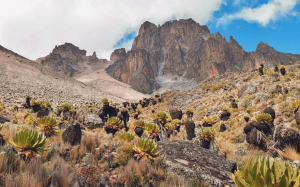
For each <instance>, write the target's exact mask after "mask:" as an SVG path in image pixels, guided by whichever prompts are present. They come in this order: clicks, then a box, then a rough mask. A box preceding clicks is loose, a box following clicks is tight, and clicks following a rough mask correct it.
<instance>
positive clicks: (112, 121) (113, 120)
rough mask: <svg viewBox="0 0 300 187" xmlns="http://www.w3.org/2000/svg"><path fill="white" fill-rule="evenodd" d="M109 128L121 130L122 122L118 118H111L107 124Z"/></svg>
mask: <svg viewBox="0 0 300 187" xmlns="http://www.w3.org/2000/svg"><path fill="white" fill-rule="evenodd" d="M105 125H107V126H111V127H116V128H121V127H122V123H121V120H120V119H119V118H118V117H110V118H109V119H108V121H107V122H106V123H105Z"/></svg>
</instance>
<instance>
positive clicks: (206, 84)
mask: <svg viewBox="0 0 300 187" xmlns="http://www.w3.org/2000/svg"><path fill="white" fill-rule="evenodd" d="M211 87H212V86H211V85H210V84H208V83H205V84H204V85H203V86H202V90H208V89H210V88H211Z"/></svg>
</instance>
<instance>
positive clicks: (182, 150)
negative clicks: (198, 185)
mask: <svg viewBox="0 0 300 187" xmlns="http://www.w3.org/2000/svg"><path fill="white" fill-rule="evenodd" d="M158 149H159V151H160V156H161V157H162V158H164V159H165V160H166V166H167V169H168V170H170V171H173V172H176V173H177V174H178V175H181V176H183V177H185V178H190V179H191V178H193V177H196V178H197V179H199V180H200V181H203V182H205V183H207V184H208V185H209V186H212V187H215V186H222V187H223V186H224V185H230V186H234V182H233V181H232V179H231V174H232V173H233V172H234V171H235V170H236V163H235V162H233V161H230V160H228V159H226V158H225V157H223V156H221V155H219V154H217V153H216V152H214V151H212V150H209V149H204V148H201V147H199V145H197V144H195V143H193V142H190V141H184V140H173V141H164V142H159V143H158Z"/></svg>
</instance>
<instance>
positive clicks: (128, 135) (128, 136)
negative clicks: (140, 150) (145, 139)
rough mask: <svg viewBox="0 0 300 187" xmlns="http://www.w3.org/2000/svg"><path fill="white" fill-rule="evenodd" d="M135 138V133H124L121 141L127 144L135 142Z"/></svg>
mask: <svg viewBox="0 0 300 187" xmlns="http://www.w3.org/2000/svg"><path fill="white" fill-rule="evenodd" d="M135 137H136V136H135V134H133V133H128V132H124V133H123V134H121V136H120V139H121V140H124V141H126V142H130V141H131V140H134V139H135Z"/></svg>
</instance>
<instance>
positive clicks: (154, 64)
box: [107, 19, 300, 93]
mask: <svg viewBox="0 0 300 187" xmlns="http://www.w3.org/2000/svg"><path fill="white" fill-rule="evenodd" d="M142 49H143V50H144V51H143V52H142V53H139V55H136V56H134V55H131V54H132V53H134V54H136V53H137V51H139V50H142ZM117 52H118V54H122V55H119V56H121V58H119V57H116V51H115V52H114V53H113V54H112V56H111V58H112V57H113V59H116V62H115V63H114V64H113V65H111V66H110V67H109V68H107V72H108V73H109V74H110V75H111V76H113V77H114V78H116V79H119V80H121V81H123V82H125V83H128V84H130V85H132V86H133V87H134V88H138V87H139V86H138V85H145V86H146V85H148V86H146V87H147V89H143V90H144V93H152V90H151V89H152V88H154V89H155V88H158V86H157V85H156V82H155V81H152V80H158V79H159V80H161V78H160V77H165V76H172V77H173V78H175V80H192V79H193V80H195V81H197V82H199V81H202V80H204V79H206V78H210V77H212V76H214V75H216V74H220V73H224V72H227V71H241V70H248V69H253V68H257V67H258V65H259V63H260V62H264V63H265V65H266V67H270V66H274V65H278V64H288V63H289V62H290V61H291V62H296V61H298V60H300V55H293V54H287V53H281V52H278V51H276V50H275V49H274V48H272V47H270V46H268V45H267V44H265V43H262V42H261V43H259V44H258V46H257V49H256V52H251V53H247V52H245V51H244V49H243V47H242V46H240V45H239V44H238V43H237V41H236V40H235V39H234V38H233V37H232V36H231V37H230V41H229V42H227V41H226V39H225V38H224V37H222V36H221V35H220V33H216V34H215V35H214V34H211V33H210V31H209V29H208V28H207V26H205V25H204V26H201V25H199V24H198V23H196V22H195V21H194V20H192V19H188V20H179V21H173V22H170V21H169V22H166V23H165V24H163V25H161V26H156V25H155V24H153V23H150V22H148V21H147V22H145V23H144V24H142V25H141V27H140V30H139V33H138V36H137V37H136V38H135V39H134V42H133V44H132V49H131V51H129V52H128V53H129V54H130V55H128V53H127V54H126V55H125V50H122V51H117ZM141 55H142V56H141ZM140 59H143V60H142V62H139V60H140ZM146 59H147V60H146ZM129 64H135V65H137V66H142V67H136V71H130V70H128V67H130V66H129ZM142 69H143V70H144V72H142V71H141V70H142ZM145 72H148V73H147V76H146V77H147V79H140V76H139V75H141V76H144V75H145ZM120 77H121V78H120ZM122 77H123V78H122ZM124 77H126V78H124ZM129 80H130V81H129ZM148 80H151V81H149V82H144V81H148ZM150 88H151V89H150ZM138 89H139V91H141V90H142V89H141V88H138Z"/></svg>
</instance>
